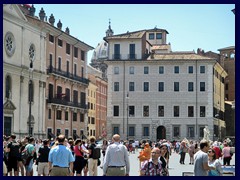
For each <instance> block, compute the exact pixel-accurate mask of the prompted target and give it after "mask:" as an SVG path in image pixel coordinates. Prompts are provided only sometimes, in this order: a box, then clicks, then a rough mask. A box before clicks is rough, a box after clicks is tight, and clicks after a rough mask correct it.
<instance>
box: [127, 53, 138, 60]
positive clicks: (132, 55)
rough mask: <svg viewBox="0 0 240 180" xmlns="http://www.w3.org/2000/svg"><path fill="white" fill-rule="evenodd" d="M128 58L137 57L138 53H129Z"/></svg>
mask: <svg viewBox="0 0 240 180" xmlns="http://www.w3.org/2000/svg"><path fill="white" fill-rule="evenodd" d="M128 59H130V60H134V59H137V54H128Z"/></svg>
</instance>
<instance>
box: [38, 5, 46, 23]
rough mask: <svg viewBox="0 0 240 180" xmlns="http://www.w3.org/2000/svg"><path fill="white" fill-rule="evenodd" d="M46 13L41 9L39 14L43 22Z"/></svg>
mask: <svg viewBox="0 0 240 180" xmlns="http://www.w3.org/2000/svg"><path fill="white" fill-rule="evenodd" d="M45 15H46V13H45V12H44V10H43V8H41V10H40V12H39V17H40V20H41V21H44V18H45Z"/></svg>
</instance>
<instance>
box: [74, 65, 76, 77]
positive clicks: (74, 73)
mask: <svg viewBox="0 0 240 180" xmlns="http://www.w3.org/2000/svg"><path fill="white" fill-rule="evenodd" d="M74 76H77V64H74Z"/></svg>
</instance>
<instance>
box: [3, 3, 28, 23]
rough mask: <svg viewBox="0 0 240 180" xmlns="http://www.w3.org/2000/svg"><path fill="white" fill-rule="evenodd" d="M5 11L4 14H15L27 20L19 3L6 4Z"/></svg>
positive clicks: (18, 17)
mask: <svg viewBox="0 0 240 180" xmlns="http://www.w3.org/2000/svg"><path fill="white" fill-rule="evenodd" d="M3 13H4V15H10V16H14V17H16V18H17V19H21V20H24V21H27V18H26V17H25V15H24V14H23V12H22V11H21V9H20V8H19V7H18V5H17V4H4V5H3Z"/></svg>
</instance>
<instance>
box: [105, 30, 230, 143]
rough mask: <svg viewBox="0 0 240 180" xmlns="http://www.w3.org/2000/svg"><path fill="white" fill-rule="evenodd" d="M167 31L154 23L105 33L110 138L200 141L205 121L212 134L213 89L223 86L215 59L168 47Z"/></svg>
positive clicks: (212, 136)
mask: <svg viewBox="0 0 240 180" xmlns="http://www.w3.org/2000/svg"><path fill="white" fill-rule="evenodd" d="M161 32H162V33H161ZM157 33H160V34H161V35H160V34H158V35H157ZM153 34H154V35H153ZM166 36H167V31H166V30H162V29H157V28H155V29H151V30H143V31H135V32H128V33H125V34H119V35H114V36H111V37H105V38H104V39H105V40H106V41H107V42H108V47H109V54H108V60H107V61H106V63H107V65H108V74H107V77H108V111H107V122H108V123H107V132H108V137H109V138H110V137H111V136H112V134H115V133H119V134H120V135H121V136H122V137H123V139H137V140H141V139H151V140H153V141H156V140H159V139H164V138H166V139H169V140H174V139H175V140H176V139H183V138H185V137H187V138H188V139H197V140H199V139H202V137H203V128H204V127H205V126H208V128H209V130H210V136H211V137H210V139H211V140H213V139H214V138H215V137H214V122H215V118H214V117H213V111H214V107H215V104H214V98H215V94H214V91H213V89H214V85H215V84H216V88H219V87H222V84H221V85H217V82H215V81H214V78H213V69H214V68H215V66H216V63H217V61H216V59H214V58H209V57H204V56H200V55H197V54H195V53H194V52H191V51H190V52H172V50H171V46H170V44H169V43H168V44H166ZM148 39H151V40H152V41H151V42H150V41H149V40H148ZM154 42H157V43H160V44H159V45H157V44H154V45H153V44H151V43H154ZM157 46H158V47H159V48H157ZM153 47H155V49H154V51H152V48H153ZM161 47H164V48H161ZM156 50H157V51H156ZM216 70H217V71H219V70H220V71H221V70H222V69H221V68H220V67H216ZM218 73H221V72H218ZM225 75H226V74H224V75H223V74H222V77H224V76H225ZM216 92H218V90H216ZM216 98H219V99H221V100H222V97H221V98H220V97H216ZM219 110H224V108H222V106H221V108H220V109H219Z"/></svg>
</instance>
